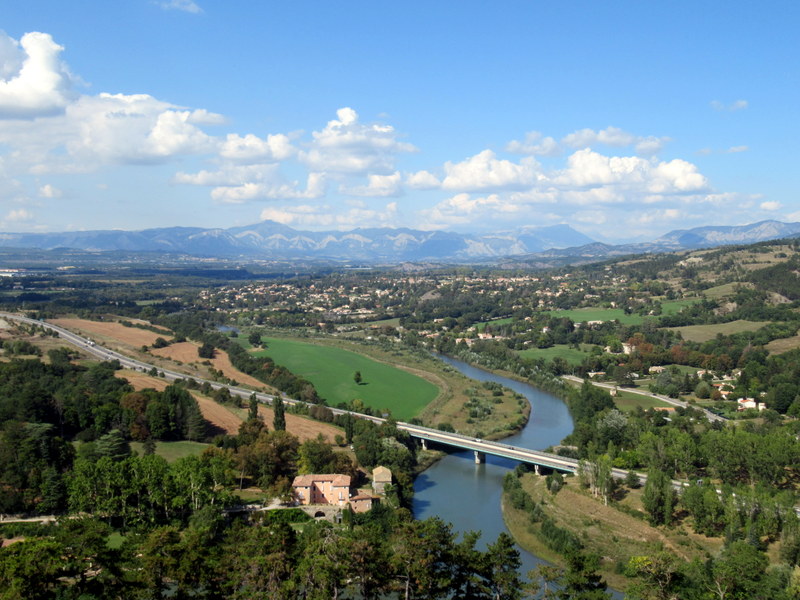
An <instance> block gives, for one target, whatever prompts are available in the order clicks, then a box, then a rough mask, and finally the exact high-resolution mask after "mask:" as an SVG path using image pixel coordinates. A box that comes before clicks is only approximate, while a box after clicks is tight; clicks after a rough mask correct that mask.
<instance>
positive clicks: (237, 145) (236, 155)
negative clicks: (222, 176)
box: [219, 133, 297, 162]
mask: <svg viewBox="0 0 800 600" xmlns="http://www.w3.org/2000/svg"><path fill="white" fill-rule="evenodd" d="M296 152H297V149H296V148H295V147H294V146H293V145H292V143H291V140H290V139H289V136H287V135H284V134H282V133H280V134H275V135H268V136H267V137H266V138H263V139H262V138H260V137H258V136H257V135H253V134H252V133H248V134H246V135H244V136H240V135H238V134H236V133H229V134H228V136H227V137H226V138H225V141H224V142H222V146H221V148H220V152H219V154H220V156H222V157H223V158H227V159H230V160H234V161H240V162H256V161H263V160H286V159H287V158H289V157H291V156H293V155H294V154H296Z"/></svg>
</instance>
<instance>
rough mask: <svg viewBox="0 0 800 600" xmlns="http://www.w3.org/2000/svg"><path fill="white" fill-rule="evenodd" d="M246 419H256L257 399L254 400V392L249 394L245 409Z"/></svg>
mask: <svg viewBox="0 0 800 600" xmlns="http://www.w3.org/2000/svg"><path fill="white" fill-rule="evenodd" d="M247 418H248V419H257V418H258V398H256V394H255V392H253V393H252V394H250V400H249V404H248V407H247Z"/></svg>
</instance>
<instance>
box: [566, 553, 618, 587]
mask: <svg viewBox="0 0 800 600" xmlns="http://www.w3.org/2000/svg"><path fill="white" fill-rule="evenodd" d="M564 558H565V560H566V563H567V568H566V570H565V571H564V574H563V575H562V576H561V578H560V579H559V583H560V585H561V589H560V590H559V592H558V595H557V598H559V600H610V599H611V596H610V595H609V594H608V593H606V591H605V590H606V582H605V581H603V578H602V577H601V576H600V575H599V574H598V573H597V556H596V555H594V554H584V553H583V552H581V551H580V550H576V549H574V548H573V549H570V550H569V551H567V553H566V555H565V557H564Z"/></svg>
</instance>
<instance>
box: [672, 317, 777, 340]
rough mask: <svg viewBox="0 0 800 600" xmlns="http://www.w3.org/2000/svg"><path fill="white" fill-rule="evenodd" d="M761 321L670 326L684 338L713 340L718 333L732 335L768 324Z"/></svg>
mask: <svg viewBox="0 0 800 600" xmlns="http://www.w3.org/2000/svg"><path fill="white" fill-rule="evenodd" d="M767 324H768V323H766V322H761V321H744V320H741V319H739V320H737V321H731V322H730V323H716V324H712V325H687V326H685V327H669V328H668V329H671V330H673V331H679V332H680V334H681V335H682V336H683V339H685V340H689V341H691V342H699V343H703V342H707V341H708V340H713V339H714V338H715V337H717V335H718V334H722V335H732V334H734V333H742V332H743V331H757V330H759V329H761V328H762V327H764V326H765V325H767Z"/></svg>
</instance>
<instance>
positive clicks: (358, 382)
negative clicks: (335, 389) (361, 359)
mask: <svg viewBox="0 0 800 600" xmlns="http://www.w3.org/2000/svg"><path fill="white" fill-rule="evenodd" d="M353 381H355V382H356V385H361V371H356V372H355V373H353Z"/></svg>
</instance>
